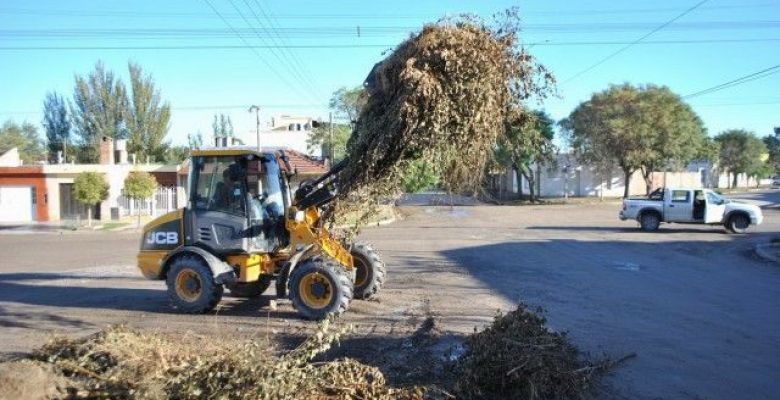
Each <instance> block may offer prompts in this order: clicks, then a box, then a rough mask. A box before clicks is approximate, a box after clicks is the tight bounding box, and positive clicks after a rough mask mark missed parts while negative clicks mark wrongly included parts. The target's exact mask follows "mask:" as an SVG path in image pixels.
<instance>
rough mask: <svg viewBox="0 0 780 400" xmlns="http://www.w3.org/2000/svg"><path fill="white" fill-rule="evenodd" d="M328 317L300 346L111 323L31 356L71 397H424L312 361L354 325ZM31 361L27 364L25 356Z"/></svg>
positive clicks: (347, 363)
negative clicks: (280, 349) (339, 325)
mask: <svg viewBox="0 0 780 400" xmlns="http://www.w3.org/2000/svg"><path fill="white" fill-rule="evenodd" d="M330 325H331V321H329V320H325V321H323V322H322V323H321V324H320V325H319V327H318V330H317V331H316V332H315V333H314V334H313V335H312V336H310V337H309V338H308V339H306V340H305V341H304V342H303V344H301V345H300V346H299V347H298V348H296V349H294V350H292V351H290V352H287V353H284V354H281V355H279V354H275V353H274V352H273V351H272V350H271V349H270V348H269V346H268V344H267V343H265V342H259V341H249V342H244V343H236V342H235V341H231V340H229V339H226V340H220V338H218V337H217V338H211V339H208V338H203V337H197V336H193V335H184V336H181V337H176V338H175V340H172V339H171V338H169V337H166V336H164V335H160V334H155V333H144V332H140V331H137V330H133V329H129V328H127V327H122V326H119V327H113V328H110V329H107V330H105V331H102V332H100V333H97V334H95V335H93V336H91V337H89V338H86V339H83V340H65V339H59V340H54V341H52V342H50V343H49V344H47V345H45V346H43V347H42V348H41V349H39V350H37V351H36V352H35V353H34V355H33V358H34V359H36V360H39V362H42V364H41V365H44V366H45V367H47V368H49V367H50V366H53V367H54V370H55V371H57V373H58V374H61V375H63V376H64V377H67V379H68V380H69V384H68V385H67V395H66V396H63V397H69V398H112V399H121V398H141V399H168V398H177V399H200V398H220V399H289V398H305V399H422V398H423V396H424V389H422V388H414V387H413V388H408V389H398V388H392V387H389V386H388V385H387V384H386V382H385V378H384V376H383V375H382V373H381V371H379V369H377V368H376V367H373V366H370V365H365V364H361V363H360V362H358V361H355V360H352V359H339V360H335V361H325V362H316V363H315V362H311V360H312V358H313V357H315V356H316V355H318V354H321V353H323V352H325V351H327V350H328V349H329V348H330V347H331V344H332V343H334V342H337V341H338V338H339V336H340V335H341V334H343V333H345V332H346V331H348V328H344V329H341V330H335V331H333V332H332V330H331V329H329V328H330ZM25 362H27V361H25Z"/></svg>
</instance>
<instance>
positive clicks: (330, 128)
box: [328, 112, 336, 165]
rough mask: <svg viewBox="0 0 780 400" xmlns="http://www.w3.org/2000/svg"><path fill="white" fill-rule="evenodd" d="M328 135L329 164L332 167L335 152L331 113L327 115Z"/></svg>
mask: <svg viewBox="0 0 780 400" xmlns="http://www.w3.org/2000/svg"><path fill="white" fill-rule="evenodd" d="M328 135H329V136H330V140H329V142H330V143H329V145H328V150H330V163H331V165H333V157H334V156H335V155H336V150H335V149H334V146H333V113H332V112H329V113H328Z"/></svg>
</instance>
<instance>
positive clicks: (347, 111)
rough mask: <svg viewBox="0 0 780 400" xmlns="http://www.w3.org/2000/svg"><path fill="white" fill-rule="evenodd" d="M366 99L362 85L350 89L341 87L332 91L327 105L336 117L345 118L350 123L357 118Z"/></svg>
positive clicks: (366, 95)
mask: <svg viewBox="0 0 780 400" xmlns="http://www.w3.org/2000/svg"><path fill="white" fill-rule="evenodd" d="M367 100H368V94H366V90H365V89H364V88H363V87H362V86H355V87H353V88H352V89H347V88H346V87H342V88H339V89H338V90H336V91H335V92H333V95H332V96H331V97H330V102H329V104H328V106H329V107H330V109H331V110H333V111H334V112H335V113H336V118H340V119H346V121H347V123H351V122H352V121H355V120H357V118H358V115H360V110H362V109H363V106H365V105H366V101H367Z"/></svg>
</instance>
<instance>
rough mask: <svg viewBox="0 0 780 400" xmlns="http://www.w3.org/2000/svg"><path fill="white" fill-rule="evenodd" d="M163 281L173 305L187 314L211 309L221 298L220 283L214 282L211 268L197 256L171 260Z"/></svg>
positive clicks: (221, 289)
mask: <svg viewBox="0 0 780 400" xmlns="http://www.w3.org/2000/svg"><path fill="white" fill-rule="evenodd" d="M165 281H166V284H167V285H168V297H170V298H171V301H173V305H174V306H175V307H176V308H177V309H178V310H179V311H182V312H185V313H188V314H202V313H205V312H207V311H211V310H212V309H213V308H214V306H216V305H217V303H219V301H220V300H221V299H222V291H223V288H222V285H220V284H217V283H216V282H214V276H213V275H212V273H211V268H209V267H208V265H206V263H205V262H204V261H203V260H202V259H201V258H200V257H197V256H193V255H183V256H181V257H177V258H176V259H175V260H173V262H172V263H171V268H170V269H169V270H168V275H167V277H166V280H165Z"/></svg>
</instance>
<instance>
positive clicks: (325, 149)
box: [306, 123, 352, 163]
mask: <svg viewBox="0 0 780 400" xmlns="http://www.w3.org/2000/svg"><path fill="white" fill-rule="evenodd" d="M351 134H352V129H350V127H349V126H348V125H345V124H336V123H334V124H333V132H332V133H331V129H330V126H329V124H328V123H324V124H319V125H318V126H317V127H315V128H314V129H313V130H312V132H311V134H310V135H309V137H308V138H306V147H307V148H308V149H309V151H314V150H316V149H320V150H322V154H323V155H324V156H326V157H330V158H332V160H331V161H332V162H333V163H337V162H339V161H341V160H342V159H343V158H344V155H345V154H346V152H347V141H348V140H349V136H350V135H351Z"/></svg>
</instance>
